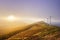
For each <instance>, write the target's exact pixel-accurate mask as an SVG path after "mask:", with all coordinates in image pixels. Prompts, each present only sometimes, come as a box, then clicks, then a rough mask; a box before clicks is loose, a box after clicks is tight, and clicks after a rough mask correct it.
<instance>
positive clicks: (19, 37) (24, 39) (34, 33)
mask: <svg viewBox="0 0 60 40" xmlns="http://www.w3.org/2000/svg"><path fill="white" fill-rule="evenodd" d="M26 27H27V28H26V29H24V31H22V32H19V33H17V34H16V35H14V36H12V37H10V38H8V39H6V40H60V27H57V26H53V25H49V24H47V23H45V22H43V21H41V22H36V23H33V24H31V25H28V26H26Z"/></svg>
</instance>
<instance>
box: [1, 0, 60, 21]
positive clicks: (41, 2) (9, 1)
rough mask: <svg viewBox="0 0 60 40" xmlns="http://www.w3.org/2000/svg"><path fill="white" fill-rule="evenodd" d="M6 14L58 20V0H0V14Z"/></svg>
mask: <svg viewBox="0 0 60 40" xmlns="http://www.w3.org/2000/svg"><path fill="white" fill-rule="evenodd" d="M8 15H15V16H19V17H20V16H23V17H26V16H27V17H38V18H40V17H44V18H45V17H49V16H52V17H53V18H54V19H56V20H60V0H0V16H8Z"/></svg>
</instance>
